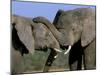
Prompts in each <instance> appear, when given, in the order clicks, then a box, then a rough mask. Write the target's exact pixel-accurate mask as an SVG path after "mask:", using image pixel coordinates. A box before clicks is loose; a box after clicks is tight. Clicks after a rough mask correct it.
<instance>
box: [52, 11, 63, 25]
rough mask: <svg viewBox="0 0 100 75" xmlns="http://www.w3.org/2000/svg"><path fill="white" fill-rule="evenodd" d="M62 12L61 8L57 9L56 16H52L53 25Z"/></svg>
mask: <svg viewBox="0 0 100 75" xmlns="http://www.w3.org/2000/svg"><path fill="white" fill-rule="evenodd" d="M63 12H64V11H63V10H58V12H57V14H56V16H55V18H54V21H53V24H54V25H56V24H57V22H58V19H59V17H60V15H61V14H62V13H63Z"/></svg>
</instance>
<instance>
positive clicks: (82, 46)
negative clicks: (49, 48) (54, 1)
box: [33, 8, 96, 70]
mask: <svg viewBox="0 0 100 75" xmlns="http://www.w3.org/2000/svg"><path fill="white" fill-rule="evenodd" d="M95 16H96V15H95V9H92V8H78V9H74V10H69V11H63V10H59V11H58V12H57V14H56V17H55V19H54V22H53V24H52V23H50V22H49V21H48V20H47V19H46V18H43V17H36V18H34V19H33V21H34V22H37V23H38V22H42V23H44V24H45V25H46V26H47V27H48V28H49V29H50V30H51V32H52V33H53V35H54V36H55V38H56V39H57V40H58V41H59V43H60V45H61V46H62V47H67V46H71V47H72V49H71V51H70V56H69V65H70V70H81V69H82V68H81V62H82V55H83V62H84V69H95V68H96V56H95V50H96V48H95V43H94V42H95V38H96V34H95V26H96V25H95ZM92 47H93V48H92Z"/></svg>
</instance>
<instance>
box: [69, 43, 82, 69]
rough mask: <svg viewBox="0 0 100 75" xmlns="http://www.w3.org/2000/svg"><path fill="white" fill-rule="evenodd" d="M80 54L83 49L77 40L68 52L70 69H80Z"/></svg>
mask: <svg viewBox="0 0 100 75" xmlns="http://www.w3.org/2000/svg"><path fill="white" fill-rule="evenodd" d="M82 54H83V50H82V47H81V44H80V41H79V42H78V43H76V44H75V45H74V46H73V47H72V49H71V51H70V53H69V68H70V70H71V71H73V70H81V69H82Z"/></svg>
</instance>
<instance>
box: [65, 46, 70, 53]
mask: <svg viewBox="0 0 100 75" xmlns="http://www.w3.org/2000/svg"><path fill="white" fill-rule="evenodd" d="M70 50H71V46H69V47H68V49H67V51H66V52H65V53H64V54H67V53H69V51H70Z"/></svg>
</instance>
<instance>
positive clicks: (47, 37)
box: [11, 15, 60, 65]
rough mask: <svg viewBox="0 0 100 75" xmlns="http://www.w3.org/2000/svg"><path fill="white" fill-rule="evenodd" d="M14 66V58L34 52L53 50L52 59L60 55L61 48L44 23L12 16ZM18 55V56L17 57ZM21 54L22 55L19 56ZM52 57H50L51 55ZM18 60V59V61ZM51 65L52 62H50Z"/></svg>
mask: <svg viewBox="0 0 100 75" xmlns="http://www.w3.org/2000/svg"><path fill="white" fill-rule="evenodd" d="M11 25H12V29H11V30H12V50H11V52H12V56H13V57H12V61H13V62H12V64H14V65H15V63H14V60H13V58H14V57H15V58H16V57H19V56H21V55H22V56H23V54H27V53H32V54H33V53H34V50H42V51H47V48H49V49H51V53H50V54H52V52H53V54H52V59H53V60H54V59H55V58H54V56H56V55H57V54H58V51H56V50H55V49H59V50H60V46H59V43H58V41H57V40H56V38H55V37H54V36H53V34H52V33H51V31H50V30H49V29H48V28H47V27H46V26H45V25H44V24H43V23H35V22H32V19H29V18H25V17H22V16H18V15H12V21H11ZM54 48H55V49H54ZM17 53H18V55H16V54H17ZM19 53H21V54H20V55H19ZM49 57H50V55H49ZM16 60H17V59H16ZM48 60H49V59H48ZM49 63H51V62H49Z"/></svg>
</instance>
